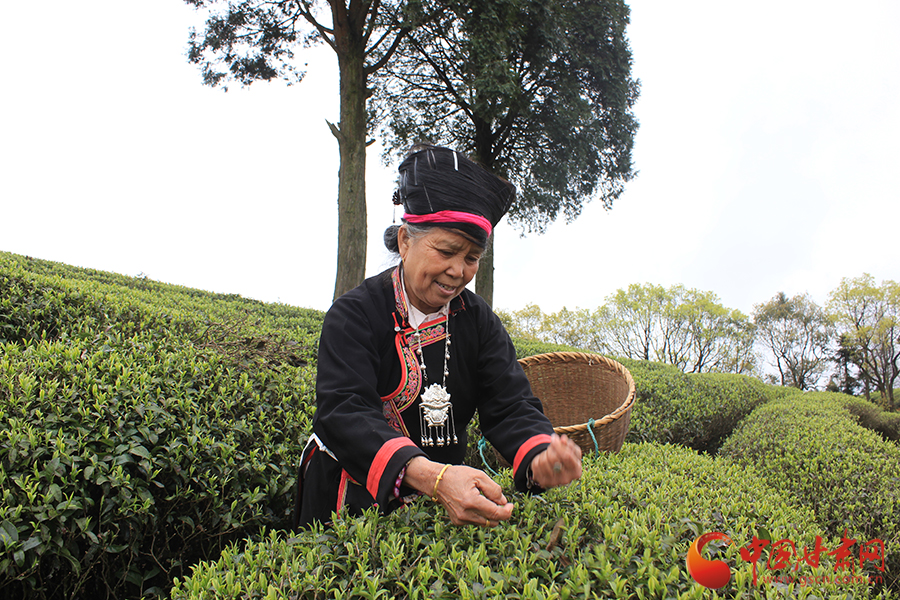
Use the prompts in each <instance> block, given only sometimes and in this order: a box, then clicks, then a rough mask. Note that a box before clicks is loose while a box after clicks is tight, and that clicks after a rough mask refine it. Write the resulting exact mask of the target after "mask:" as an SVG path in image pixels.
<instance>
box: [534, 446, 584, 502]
mask: <svg viewBox="0 0 900 600" xmlns="http://www.w3.org/2000/svg"><path fill="white" fill-rule="evenodd" d="M531 476H532V478H533V479H534V481H535V483H537V484H538V485H539V486H541V487H542V488H544V489H545V490H546V489H549V488H552V487H557V486H560V485H566V484H567V483H570V482H572V481H575V480H576V479H578V478H579V477H581V448H580V447H579V446H578V444H576V443H575V442H573V441H572V440H570V439H569V438H568V437H566V436H565V435H563V436H561V437H560V436H559V435H557V434H555V433H554V434H553V435H552V436H551V437H550V445H549V446H548V447H547V449H546V450H544V451H543V452H541V453H540V454H538V455H537V456H535V457H534V460H532V461H531Z"/></svg>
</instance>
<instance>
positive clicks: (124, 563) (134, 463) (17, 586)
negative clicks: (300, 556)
mask: <svg viewBox="0 0 900 600" xmlns="http://www.w3.org/2000/svg"><path fill="white" fill-rule="evenodd" d="M35 265H38V266H39V267H41V268H43V269H45V270H46V271H47V273H44V272H42V270H41V268H34V267H35ZM54 268H56V274H54ZM32 269H33V270H34V272H32ZM59 273H63V275H60V274H59ZM134 283H135V284H141V285H143V284H144V283H147V282H140V281H138V282H134ZM148 285H150V284H148ZM235 304H236V305H237V306H238V308H235ZM251 304H252V303H251ZM248 306H249V304H247V303H246V302H243V301H242V300H226V299H222V298H218V299H215V300H211V299H210V297H209V296H208V295H203V294H202V293H196V294H195V293H193V292H190V291H188V290H185V289H183V288H177V287H175V286H170V287H167V286H165V285H164V284H156V283H154V284H152V289H151V290H143V291H141V290H138V291H135V289H134V288H133V287H130V286H128V285H125V286H118V284H116V283H115V282H111V283H103V282H102V281H101V282H100V283H97V282H95V281H93V280H92V278H91V277H90V276H85V273H84V271H82V270H78V269H74V268H71V267H65V266H58V268H57V267H52V265H51V266H48V265H47V264H46V263H43V262H42V261H31V260H27V259H23V258H21V257H16V256H14V255H9V254H0V332H2V334H0V335H2V342H0V496H2V500H0V597H3V598H15V599H19V598H27V597H34V598H53V599H56V598H91V599H94V598H106V597H113V598H136V597H141V596H144V595H146V596H153V595H158V594H162V593H164V591H165V589H166V588H168V586H169V585H170V584H171V580H172V577H174V576H175V575H177V574H178V573H180V572H181V570H182V569H183V568H185V567H186V566H187V565H189V564H191V563H192V562H195V561H196V560H198V559H199V558H202V557H206V556H212V555H215V553H216V552H217V551H218V549H219V548H221V547H223V546H224V545H225V544H226V543H227V542H228V541H230V540H233V539H238V538H240V537H243V536H246V535H249V534H251V533H252V532H253V531H256V530H258V529H259V528H260V527H263V526H270V527H272V526H283V525H285V524H286V523H287V517H288V515H289V511H290V509H291V506H292V491H293V486H294V482H295V473H294V469H293V467H292V465H294V464H296V462H297V457H298V456H299V452H300V450H301V448H302V445H303V443H304V441H305V438H306V436H307V435H308V432H309V423H310V416H311V410H312V403H313V400H312V399H313V395H314V378H315V370H314V367H313V366H311V364H304V363H313V362H314V360H313V359H312V355H311V352H314V347H311V346H310V345H309V335H310V332H311V331H314V327H315V322H316V314H315V313H311V312H309V311H301V310H297V311H296V312H297V314H294V315H292V314H291V313H290V311H289V310H288V309H287V307H278V306H275V307H265V309H264V310H258V311H255V312H250V313H248V312H247V307H248ZM229 311H230V312H229ZM236 312H237V314H238V315H239V317H238V320H243V321H247V322H245V323H243V324H244V325H245V326H246V327H241V328H240V329H239V330H238V329H237V328H235V329H234V330H229V331H225V329H228V328H230V327H231V324H229V321H228V320H229V319H230V318H232V317H230V316H229V315H233V314H234V313H236ZM213 319H215V320H213ZM250 321H252V322H250ZM303 324H305V325H303ZM289 342H291V343H289ZM273 347H274V348H273Z"/></svg>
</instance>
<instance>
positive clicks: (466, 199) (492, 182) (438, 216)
mask: <svg viewBox="0 0 900 600" xmlns="http://www.w3.org/2000/svg"><path fill="white" fill-rule="evenodd" d="M399 171H400V184H399V189H398V193H397V194H394V204H401V203H402V204H403V208H404V210H405V212H406V214H404V215H403V219H404V220H405V221H407V222H409V223H427V224H433V225H440V226H442V227H452V228H454V229H459V230H460V231H462V232H464V233H466V234H467V235H468V236H469V237H471V238H473V239H474V240H475V241H477V242H478V243H479V244H480V245H481V246H484V245H485V244H486V243H487V239H488V236H490V234H491V231H493V228H494V227H496V226H497V223H499V222H500V219H502V218H503V215H505V214H506V211H508V210H509V207H510V206H511V205H512V202H513V200H514V199H515V196H516V188H515V186H514V185H513V184H511V183H509V182H508V181H506V180H505V179H503V178H501V177H497V176H496V175H493V174H491V173H489V172H488V171H486V170H485V169H484V168H483V167H481V166H479V165H478V164H476V163H474V162H472V161H471V160H469V159H468V158H466V157H465V156H464V155H462V154H460V153H458V152H456V151H454V150H451V149H449V148H441V147H439V146H425V147H423V148H422V149H421V150H418V151H416V152H413V153H412V154H410V155H409V156H407V157H406V159H405V160H404V161H403V162H402V163H401V164H400V167H399Z"/></svg>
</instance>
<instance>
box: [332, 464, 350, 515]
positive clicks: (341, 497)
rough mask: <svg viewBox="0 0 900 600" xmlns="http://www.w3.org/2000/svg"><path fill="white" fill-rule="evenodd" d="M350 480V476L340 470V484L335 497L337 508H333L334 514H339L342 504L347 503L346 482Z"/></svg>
mask: <svg viewBox="0 0 900 600" xmlns="http://www.w3.org/2000/svg"><path fill="white" fill-rule="evenodd" d="M348 479H350V474H349V473H347V471H345V470H343V469H341V482H340V484H338V495H337V506H336V507H335V509H334V510H335V512H340V511H341V507H342V506H343V505H344V502H346V501H347V480H348Z"/></svg>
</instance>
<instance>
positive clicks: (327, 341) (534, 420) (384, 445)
mask: <svg viewBox="0 0 900 600" xmlns="http://www.w3.org/2000/svg"><path fill="white" fill-rule="evenodd" d="M399 269H400V267H396V268H393V269H389V270H387V271H385V272H383V273H381V274H380V275H376V276H375V277H371V278H369V279H367V280H366V281H365V282H363V284H362V285H360V286H359V287H357V288H356V289H354V290H352V291H350V292H348V293H347V294H344V295H343V296H341V297H340V298H338V299H337V300H336V301H335V303H334V304H333V305H332V307H331V309H330V310H329V311H328V313H327V315H326V316H325V322H324V324H323V327H322V336H321V339H320V342H319V358H318V375H317V381H316V413H315V416H314V418H313V432H314V434H315V436H316V437H317V438H318V443H316V442H315V440H314V441H313V442H312V443H311V444H310V445H309V447H307V450H306V452H304V456H303V467H302V468H301V471H302V472H305V476H303V477H301V490H300V496H299V498H300V501H301V506H300V507H299V522H300V524H307V523H309V522H310V521H312V520H319V521H322V522H327V521H330V520H331V512H332V511H336V510H338V509H339V508H340V507H342V506H344V505H345V504H346V505H348V507H349V509H350V512H351V514H357V513H359V512H360V511H361V510H362V509H365V508H367V507H369V506H372V505H373V504H377V505H378V506H379V507H381V509H382V510H384V511H385V512H389V511H390V510H393V509H395V508H397V507H398V506H400V505H401V504H402V503H403V497H404V496H406V495H407V494H411V493H413V490H410V489H408V488H405V487H402V488H400V494H399V497H398V495H397V493H396V491H397V484H398V476H399V475H400V474H401V471H402V470H403V468H404V467H405V465H406V463H407V462H409V460H410V459H412V458H413V457H415V456H418V455H425V456H427V457H428V458H430V459H431V460H434V461H438V462H443V463H451V464H461V463H462V461H463V458H464V456H465V452H466V445H467V443H468V440H467V436H466V426H467V424H468V423H469V421H470V420H471V419H472V417H473V416H474V415H475V412H476V411H478V415H479V419H480V424H481V429H482V431H483V432H484V434H485V436H486V437H487V439H488V440H489V441H490V442H491V444H493V446H494V447H495V448H497V449H498V450H499V451H500V453H501V454H503V456H504V458H506V460H507V461H509V462H510V464H512V465H513V469H514V478H515V482H516V487H517V488H518V489H519V490H522V491H524V490H525V489H526V487H527V484H526V479H527V476H526V471H527V467H528V465H530V464H531V460H532V459H533V458H534V457H535V456H536V455H537V454H538V453H540V452H541V451H543V450H544V448H546V447H547V445H548V443H549V435H550V434H551V433H552V432H553V428H552V427H551V425H550V423H549V421H548V420H547V418H546V417H545V416H544V414H543V412H542V409H541V403H540V401H539V400H538V399H537V398H535V397H534V396H533V395H532V393H531V387H530V385H529V383H528V380H527V378H526V377H525V373H524V372H523V371H522V368H521V366H520V365H519V363H518V362H517V361H516V353H515V349H514V347H513V344H512V341H511V340H510V339H509V335H508V334H507V333H506V330H505V329H504V328H503V326H502V325H501V323H500V320H499V319H498V318H497V316H496V315H495V314H494V312H493V311H492V310H491V309H490V307H489V306H488V305H487V304H486V303H485V302H484V301H483V300H482V299H481V298H480V297H479V296H477V295H476V294H474V293H472V292H470V291H469V290H464V291H463V292H462V294H460V295H459V296H458V297H457V298H455V299H454V300H453V301H452V302H451V304H450V316H449V317H440V318H438V319H435V320H432V321H429V322H426V323H423V324H422V325H421V326H420V328H419V333H420V335H421V337H420V338H416V337H415V333H416V332H415V330H414V329H413V328H412V327H411V326H410V324H409V319H408V315H407V309H406V301H405V299H404V291H403V286H402V284H401V283H400V275H399ZM448 320H449V323H448ZM448 327H449V331H450V340H451V349H450V360H449V364H448V367H449V369H448V372H449V374H448V377H447V382H446V383H447V391H448V392H449V393H450V400H451V403H452V405H453V408H452V413H451V414H452V416H453V419H454V426H455V427H454V429H455V433H456V436H457V443H455V444H450V445H444V446H427V445H423V444H422V431H421V427H420V411H419V402H420V399H419V393H420V392H421V391H422V390H423V385H422V384H423V381H422V370H421V368H420V367H419V364H418V356H417V353H416V350H417V348H418V343H419V342H418V341H417V340H421V344H422V353H423V356H424V359H425V366H426V369H425V371H426V374H427V378H428V381H427V382H425V384H426V386H428V385H431V384H432V383H442V380H443V371H444V348H445V345H444V342H445V338H446V335H447V329H448Z"/></svg>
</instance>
